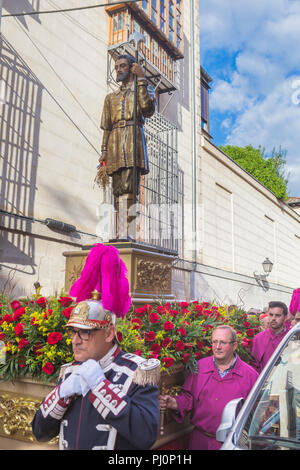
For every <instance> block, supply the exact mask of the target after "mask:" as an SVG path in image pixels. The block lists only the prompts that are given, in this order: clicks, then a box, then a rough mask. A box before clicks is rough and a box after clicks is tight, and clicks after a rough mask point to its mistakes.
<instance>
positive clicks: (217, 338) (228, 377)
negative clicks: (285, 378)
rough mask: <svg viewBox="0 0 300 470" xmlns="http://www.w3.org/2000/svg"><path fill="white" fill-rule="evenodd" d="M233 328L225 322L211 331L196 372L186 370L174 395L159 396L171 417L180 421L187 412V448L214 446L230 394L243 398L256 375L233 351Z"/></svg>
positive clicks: (216, 446)
mask: <svg viewBox="0 0 300 470" xmlns="http://www.w3.org/2000/svg"><path fill="white" fill-rule="evenodd" d="M237 346H238V339H237V335H236V332H235V331H234V330H233V328H231V327H230V326H227V325H222V326H218V327H217V328H215V330H214V331H213V333H212V351H213V355H212V356H210V357H206V358H204V359H200V361H198V373H197V374H190V375H189V376H188V377H187V379H186V381H185V383H184V385H183V388H182V393H181V394H180V395H178V396H176V397H172V396H170V395H163V396H160V407H161V408H162V409H166V408H169V409H170V410H173V411H172V413H173V418H174V419H175V420H176V421H177V422H179V423H181V422H183V420H184V418H185V416H186V415H187V414H188V413H191V417H190V421H191V423H192V424H193V425H194V426H195V427H194V429H193V431H192V434H191V437H190V442H189V449H190V450H218V449H219V448H220V447H221V443H220V442H217V441H216V430H217V428H218V426H219V424H220V422H221V417H222V412H223V409H224V407H225V405H226V404H227V403H228V402H229V401H230V400H233V399H234V398H239V397H243V398H246V397H247V396H248V394H249V392H250V390H251V388H252V387H253V385H254V383H255V382H256V379H257V377H258V374H257V372H256V371H255V370H254V369H253V368H252V367H251V366H249V365H248V364H246V363H245V362H244V361H242V360H241V359H240V358H239V356H238V355H237V354H236V352H235V350H236V348H237Z"/></svg>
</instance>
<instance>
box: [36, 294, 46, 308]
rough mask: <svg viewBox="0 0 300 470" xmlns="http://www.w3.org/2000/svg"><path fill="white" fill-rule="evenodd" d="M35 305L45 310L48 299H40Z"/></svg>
mask: <svg viewBox="0 0 300 470" xmlns="http://www.w3.org/2000/svg"><path fill="white" fill-rule="evenodd" d="M35 303H36V304H37V305H38V306H39V307H41V308H45V307H46V305H47V299H46V297H40V298H39V299H37V300H36V301H35Z"/></svg>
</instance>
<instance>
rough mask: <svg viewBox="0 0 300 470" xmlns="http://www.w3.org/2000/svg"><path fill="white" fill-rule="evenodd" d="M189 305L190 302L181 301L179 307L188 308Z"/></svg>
mask: <svg viewBox="0 0 300 470" xmlns="http://www.w3.org/2000/svg"><path fill="white" fill-rule="evenodd" d="M188 306H189V304H188V302H179V307H185V308H186V307H188Z"/></svg>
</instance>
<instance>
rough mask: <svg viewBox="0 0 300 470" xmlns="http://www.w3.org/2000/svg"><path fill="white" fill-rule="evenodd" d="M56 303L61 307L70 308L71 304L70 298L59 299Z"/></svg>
mask: <svg viewBox="0 0 300 470" xmlns="http://www.w3.org/2000/svg"><path fill="white" fill-rule="evenodd" d="M58 302H59V303H60V305H61V306H62V307H70V305H71V303H72V302H73V299H72V297H60V298H59V299H58Z"/></svg>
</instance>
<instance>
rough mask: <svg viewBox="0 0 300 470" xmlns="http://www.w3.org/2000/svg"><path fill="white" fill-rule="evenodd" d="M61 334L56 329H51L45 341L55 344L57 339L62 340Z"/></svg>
mask: <svg viewBox="0 0 300 470" xmlns="http://www.w3.org/2000/svg"><path fill="white" fill-rule="evenodd" d="M62 338H63V337H62V334H61V333H59V332H58V331H53V332H52V333H49V335H48V338H47V343H48V344H57V343H58V342H59V341H61V340H62Z"/></svg>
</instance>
